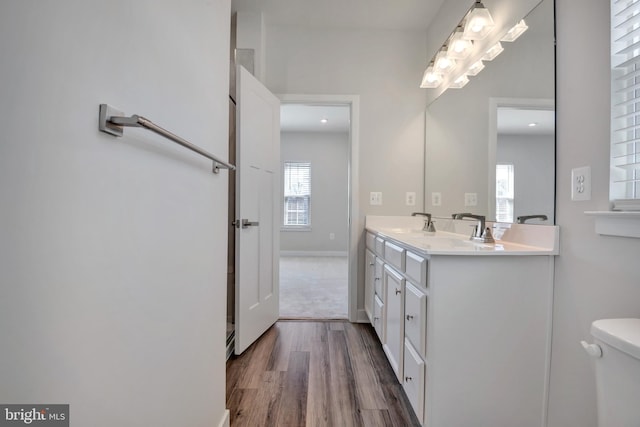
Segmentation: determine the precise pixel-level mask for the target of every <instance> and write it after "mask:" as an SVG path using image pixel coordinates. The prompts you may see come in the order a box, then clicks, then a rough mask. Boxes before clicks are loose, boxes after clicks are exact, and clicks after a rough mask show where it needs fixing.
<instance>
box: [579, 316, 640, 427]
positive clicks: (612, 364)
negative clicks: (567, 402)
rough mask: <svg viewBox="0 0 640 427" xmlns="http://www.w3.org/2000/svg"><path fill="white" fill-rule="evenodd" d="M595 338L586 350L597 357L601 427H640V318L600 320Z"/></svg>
mask: <svg viewBox="0 0 640 427" xmlns="http://www.w3.org/2000/svg"><path fill="white" fill-rule="evenodd" d="M591 335H593V337H594V339H595V345H591V346H585V349H587V351H588V352H589V353H590V354H591V355H592V356H596V384H597V398H598V426H599V427H640V319H603V320H596V321H595V322H593V323H592V324H591ZM585 344H586V343H585ZM588 347H591V348H588ZM598 347H599V348H598ZM600 349H601V350H602V352H601V356H599V352H600Z"/></svg>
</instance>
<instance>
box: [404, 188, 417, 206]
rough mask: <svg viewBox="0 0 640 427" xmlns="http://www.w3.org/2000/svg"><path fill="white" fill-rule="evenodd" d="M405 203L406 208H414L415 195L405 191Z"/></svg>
mask: <svg viewBox="0 0 640 427" xmlns="http://www.w3.org/2000/svg"><path fill="white" fill-rule="evenodd" d="M405 201H406V204H407V206H415V205H416V193H415V192H413V191H407V194H406V195H405Z"/></svg>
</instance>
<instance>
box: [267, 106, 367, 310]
mask: <svg viewBox="0 0 640 427" xmlns="http://www.w3.org/2000/svg"><path fill="white" fill-rule="evenodd" d="M281 101H282V104H281V110H280V111H281V115H280V153H281V167H282V170H281V173H282V185H281V189H282V191H281V195H280V203H281V206H282V217H281V228H280V318H287V319H310V318H311V319H349V320H351V321H355V320H356V318H357V313H356V309H355V307H353V306H354V305H355V303H356V298H357V295H355V296H354V295H353V293H354V291H355V290H356V289H355V288H356V283H357V279H355V277H356V273H357V261H356V260H357V252H355V251H354V247H355V248H356V250H357V236H355V237H354V236H352V231H353V230H352V221H351V219H352V218H353V216H354V212H356V210H357V203H355V201H356V200H357V197H355V196H354V193H355V189H354V187H355V186H354V185H353V182H354V180H353V177H354V176H356V175H355V172H354V170H357V165H354V163H356V162H354V159H355V158H356V157H355V155H354V154H353V153H354V152H355V151H354V147H357V135H358V132H357V118H355V116H356V115H357V112H358V99H357V97H355V96H334V97H331V96H317V95H284V96H281ZM354 124H355V127H354ZM354 166H355V169H354ZM354 253H355V255H354Z"/></svg>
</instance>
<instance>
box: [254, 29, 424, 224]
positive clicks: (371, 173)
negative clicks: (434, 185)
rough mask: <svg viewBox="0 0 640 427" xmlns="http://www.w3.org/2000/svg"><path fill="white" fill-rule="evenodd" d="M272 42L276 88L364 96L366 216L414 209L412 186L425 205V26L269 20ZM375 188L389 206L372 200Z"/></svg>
mask: <svg viewBox="0 0 640 427" xmlns="http://www.w3.org/2000/svg"><path fill="white" fill-rule="evenodd" d="M266 46H267V55H266V58H267V80H266V84H267V87H269V89H270V90H271V91H273V92H274V93H283V94H284V93H294V94H295V93H305V94H357V95H359V96H360V153H359V164H360V176H359V177H358V178H357V179H358V180H359V189H360V200H359V202H360V214H361V217H362V218H363V217H364V216H365V215H369V214H371V215H386V214H388V215H403V214H409V213H411V212H412V211H414V210H416V207H415V206H414V207H409V206H405V203H404V200H405V192H406V191H415V192H416V194H417V201H416V206H418V207H420V206H422V193H423V191H422V186H423V183H422V163H423V160H422V158H421V156H422V155H423V150H424V102H425V93H424V91H422V90H421V89H419V87H418V85H419V84H420V79H421V78H422V71H423V70H424V58H423V57H422V55H421V54H420V53H419V52H423V51H424V34H423V33H419V32H398V31H373V30H369V31H366V30H339V29H335V30H331V31H327V30H326V29H314V28H303V27H273V26H270V27H268V28H267V43H266ZM371 191H381V192H382V193H383V205H382V206H370V205H369V192H371ZM418 210H419V209H418Z"/></svg>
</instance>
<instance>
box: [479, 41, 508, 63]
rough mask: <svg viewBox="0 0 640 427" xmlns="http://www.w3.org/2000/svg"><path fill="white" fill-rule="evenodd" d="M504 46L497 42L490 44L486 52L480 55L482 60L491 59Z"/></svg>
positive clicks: (498, 53)
mask: <svg viewBox="0 0 640 427" xmlns="http://www.w3.org/2000/svg"><path fill="white" fill-rule="evenodd" d="M503 50H504V48H503V47H502V43H500V42H498V43H496V44H494V45H493V46H491V47H490V48H489V50H488V51H487V53H485V54H484V56H483V57H482V60H483V61H493V60H494V59H495V58H496V57H497V56H498V55H500V54H501V53H502V51H503Z"/></svg>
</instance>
